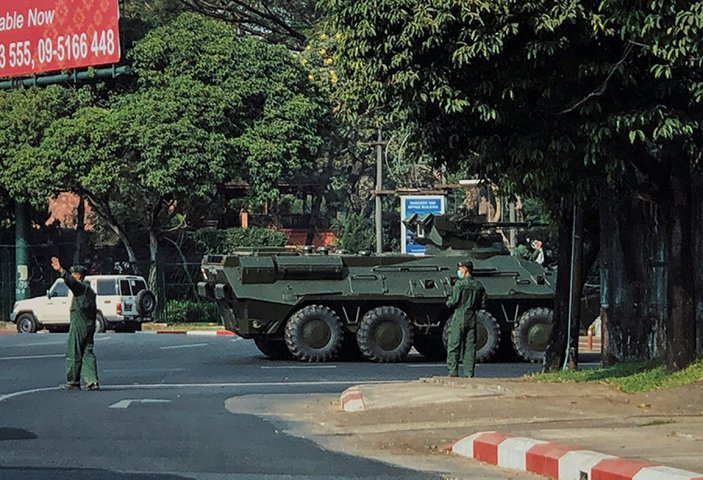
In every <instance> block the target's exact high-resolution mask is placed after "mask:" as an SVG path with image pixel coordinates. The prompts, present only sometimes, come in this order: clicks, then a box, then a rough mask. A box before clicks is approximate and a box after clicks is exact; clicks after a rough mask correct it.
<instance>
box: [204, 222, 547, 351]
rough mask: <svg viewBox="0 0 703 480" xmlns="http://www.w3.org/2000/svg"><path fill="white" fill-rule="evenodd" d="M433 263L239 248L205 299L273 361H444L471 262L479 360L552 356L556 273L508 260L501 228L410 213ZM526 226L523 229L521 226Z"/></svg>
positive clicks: (211, 259) (207, 274) (214, 264)
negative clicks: (479, 290)
mask: <svg viewBox="0 0 703 480" xmlns="http://www.w3.org/2000/svg"><path fill="white" fill-rule="evenodd" d="M404 223H405V224H406V226H407V227H408V228H411V229H412V230H413V231H414V232H415V234H416V237H417V241H418V242H420V243H424V244H425V245H426V248H427V255H425V256H412V255H400V254H388V255H386V254H383V255H371V254H359V255H345V254H333V253H330V252H329V251H327V249H318V250H316V251H313V249H312V248H311V247H308V248H304V249H301V250H290V249H284V248H250V249H241V250H239V251H237V252H236V254H233V255H207V256H206V257H205V258H204V259H203V263H202V270H203V275H204V279H205V281H204V282H200V283H198V290H199V293H200V295H201V296H203V297H205V298H208V299H211V300H214V301H216V302H217V305H218V307H219V312H220V316H221V319H222V321H223V323H224V325H225V328H227V329H228V330H231V331H233V332H235V333H237V334H238V335H240V336H242V337H244V338H251V339H253V340H254V342H255V343H256V345H257V347H258V348H259V350H260V351H261V352H262V353H264V354H265V355H268V356H270V357H272V358H286V357H288V358H290V357H294V358H297V359H299V360H303V361H308V362H325V361H329V360H333V359H335V358H337V357H340V356H342V357H343V356H349V355H359V354H361V355H362V356H363V357H364V358H366V359H368V360H371V361H375V362H398V361H401V360H403V359H404V358H405V357H406V356H407V355H408V353H409V351H410V350H411V348H412V347H415V349H416V350H417V351H418V352H420V353H421V354H422V355H424V356H425V357H427V358H431V359H439V358H443V357H444V356H446V350H445V347H444V345H445V343H443V333H444V336H445V339H444V342H446V329H445V328H444V327H445V325H446V322H447V320H448V318H449V316H450V313H451V312H449V310H448V309H447V308H446V307H445V304H444V303H445V300H446V298H447V296H448V295H449V294H450V292H451V288H452V283H453V281H454V278H455V272H456V267H457V263H458V262H459V261H461V260H472V261H473V262H474V265H475V271H474V275H475V277H476V278H478V279H479V280H480V281H481V282H482V283H483V285H484V287H485V289H486V292H487V294H488V306H487V308H486V310H485V311H484V310H482V311H481V312H479V315H478V328H477V359H478V360H479V361H487V360H490V359H491V358H493V357H494V356H495V354H496V351H497V350H498V347H499V345H500V344H501V339H503V340H505V343H508V342H512V345H513V346H514V349H515V351H516V352H517V354H518V355H519V356H520V357H521V358H523V359H525V360H528V361H539V360H541V358H542V357H543V356H544V352H545V350H546V348H547V345H548V340H549V334H550V331H551V328H552V317H553V312H552V310H551V306H552V303H553V298H554V280H555V277H554V275H553V274H552V273H551V272H549V271H547V270H545V269H544V268H542V267H541V266H540V265H538V264H536V263H534V262H529V261H526V260H522V259H520V258H518V257H515V256H511V255H510V254H509V252H508V250H507V249H506V248H505V246H504V244H503V242H502V237H501V236H500V235H499V234H497V233H495V229H496V228H499V227H510V226H518V225H517V224H494V223H490V224H487V223H485V222H483V221H482V219H480V218H471V217H468V216H462V215H454V216H449V215H432V214H425V215H417V214H415V215H413V216H411V217H409V218H407V219H406V220H405V222H404ZM522 226H524V225H522Z"/></svg>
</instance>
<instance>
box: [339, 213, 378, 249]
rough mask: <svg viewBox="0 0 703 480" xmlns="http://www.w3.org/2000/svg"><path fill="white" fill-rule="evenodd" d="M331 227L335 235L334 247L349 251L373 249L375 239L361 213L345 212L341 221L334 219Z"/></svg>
mask: <svg viewBox="0 0 703 480" xmlns="http://www.w3.org/2000/svg"><path fill="white" fill-rule="evenodd" d="M332 228H333V229H334V232H335V234H336V235H337V243H336V245H335V246H336V247H337V248H338V249H343V250H347V251H349V252H351V253H358V252H360V251H362V250H367V251H371V250H373V243H374V239H375V235H374V232H373V230H372V228H371V225H370V223H369V222H368V220H367V219H366V218H365V217H364V215H363V214H361V213H347V214H346V215H344V218H343V219H342V220H341V221H337V220H335V222H334V224H333V226H332Z"/></svg>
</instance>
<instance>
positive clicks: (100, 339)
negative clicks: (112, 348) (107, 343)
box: [95, 337, 112, 342]
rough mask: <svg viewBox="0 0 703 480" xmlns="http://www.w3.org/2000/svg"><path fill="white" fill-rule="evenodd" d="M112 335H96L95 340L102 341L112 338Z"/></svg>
mask: <svg viewBox="0 0 703 480" xmlns="http://www.w3.org/2000/svg"><path fill="white" fill-rule="evenodd" d="M111 338H112V337H96V338H95V341H96V342H101V341H103V340H110V339H111Z"/></svg>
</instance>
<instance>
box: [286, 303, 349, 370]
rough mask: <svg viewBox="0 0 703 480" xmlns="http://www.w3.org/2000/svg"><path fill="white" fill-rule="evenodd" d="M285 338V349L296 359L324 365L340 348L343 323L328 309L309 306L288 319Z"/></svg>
mask: <svg viewBox="0 0 703 480" xmlns="http://www.w3.org/2000/svg"><path fill="white" fill-rule="evenodd" d="M285 339H286V345H287V346H288V350H290V353H291V354H293V356H294V357H295V358H297V359H298V360H303V361H306V362H326V361H329V360H332V359H333V358H335V357H336V356H337V354H338V353H339V350H340V348H341V347H342V341H343V339H344V332H343V331H342V321H341V320H340V318H339V316H338V315H337V314H336V313H335V312H334V310H332V309H331V308H329V307H325V306H324V305H308V306H307V307H304V308H302V309H300V310H298V311H297V312H295V313H294V314H293V315H292V316H291V317H290V318H289V319H288V322H287V323H286V330H285Z"/></svg>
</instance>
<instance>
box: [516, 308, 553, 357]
mask: <svg viewBox="0 0 703 480" xmlns="http://www.w3.org/2000/svg"><path fill="white" fill-rule="evenodd" d="M553 325H554V311H553V310H552V309H551V308H544V307H541V308H531V309H529V310H527V311H525V312H523V313H522V315H520V317H518V319H517V322H516V323H515V328H514V329H513V347H514V348H515V351H516V352H517V354H518V355H520V356H521V357H522V358H524V359H525V360H527V361H528V362H541V361H542V358H544V354H545V352H546V351H547V347H548V346H549V337H550V335H551V333H552V326H553Z"/></svg>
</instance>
